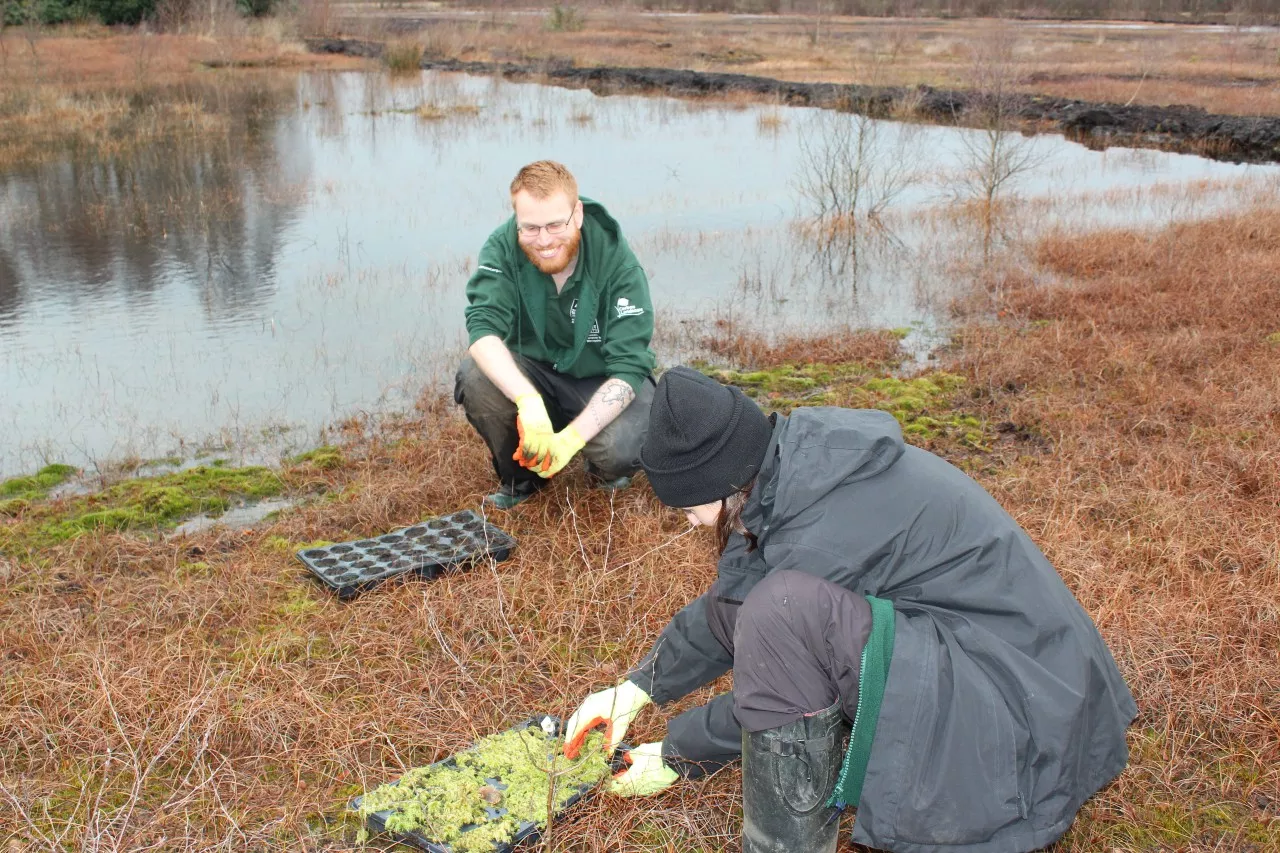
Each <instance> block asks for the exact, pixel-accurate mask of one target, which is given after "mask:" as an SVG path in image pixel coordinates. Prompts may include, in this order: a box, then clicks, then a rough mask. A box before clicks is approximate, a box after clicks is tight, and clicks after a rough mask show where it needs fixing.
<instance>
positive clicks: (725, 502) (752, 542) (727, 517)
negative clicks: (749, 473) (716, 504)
mask: <svg viewBox="0 0 1280 853" xmlns="http://www.w3.org/2000/svg"><path fill="white" fill-rule="evenodd" d="M755 485H756V481H755V478H754V477H752V478H751V482H749V483H747V484H746V485H745V486H743V487H742V488H741V489H739V490H738V491H736V492H734V493H733V494H731V495H729V497H727V498H721V499H720V517H719V518H717V519H716V548H717V549H718V550H719V553H721V554H723V553H724V549H725V548H726V547H728V545H729V537H730V536H732V535H733V534H734V533H741V534H742V535H743V536H744V537H745V538H746V540H747V553H750V552H752V551H754V550H755V549H756V546H757V545H758V544H759V543H758V542H757V541H756V535H755V534H754V533H752V532H751V531H750V530H748V529H747V528H746V527H744V526H743V524H742V510H743V509H744V508H745V507H746V505H747V498H749V497H751V490H752V489H754V488H755Z"/></svg>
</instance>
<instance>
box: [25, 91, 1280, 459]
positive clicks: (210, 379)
mask: <svg viewBox="0 0 1280 853" xmlns="http://www.w3.org/2000/svg"><path fill="white" fill-rule="evenodd" d="M276 92H277V96H275V97H272V98H265V97H263V98H258V99H257V100H256V101H255V102H254V109H253V111H252V113H251V115H252V119H251V120H247V121H244V122H243V126H238V128H237V130H236V131H235V132H234V133H224V134H214V135H210V136H208V137H193V138H189V139H185V140H184V141H178V142H175V143H173V144H166V145H163V146H153V147H147V148H143V149H141V150H137V151H125V152H119V153H115V154H112V155H110V156H107V155H102V156H97V157H94V158H84V157H81V158H76V157H68V158H64V159H62V160H58V161H55V162H51V163H48V164H46V165H42V166H38V167H31V168H28V169H23V170H18V171H14V172H11V173H8V174H0V476H11V475H14V474H17V473H21V472H24V471H28V470H31V469H33V468H35V467H37V466H38V465H39V464H41V463H42V462H43V461H45V460H58V461H66V462H71V463H72V464H77V465H92V464H95V463H96V464H102V463H104V462H107V461H111V460H116V459H121V458H125V457H129V456H134V457H141V458H156V457H163V456H169V455H172V454H177V455H179V456H191V455H194V454H197V453H198V452H201V451H202V450H203V451H207V450H210V449H225V448H237V449H238V450H237V452H249V453H252V452H253V449H254V448H255V447H258V448H272V449H274V450H277V451H281V450H283V451H288V450H291V449H297V448H302V447H305V446H310V445H312V444H314V443H315V442H316V441H317V440H319V439H318V435H319V431H320V430H321V428H322V427H324V426H325V425H326V424H331V423H333V422H335V421H338V420H340V419H342V418H344V417H348V416H350V415H353V414H359V413H371V414H377V413H386V412H394V411H397V410H403V409H404V408H406V407H407V406H408V405H410V404H411V402H412V400H413V399H414V398H415V397H416V396H417V394H418V393H419V392H420V391H421V389H422V388H423V387H424V386H425V385H429V384H432V383H439V382H442V381H448V378H449V377H450V376H451V370H452V367H453V365H454V363H455V362H456V360H457V358H458V356H459V353H460V352H461V348H462V346H463V345H464V344H465V333H464V328H463V322H462V309H463V306H464V297H463V284H464V282H465V280H466V278H467V276H468V274H469V272H470V270H471V268H472V265H473V263H474V257H475V253H476V251H477V250H478V249H479V247H480V244H481V243H482V242H483V240H484V238H485V237H486V236H487V235H488V233H489V232H490V231H491V230H492V229H493V228H494V227H495V226H496V225H498V224H499V223H500V222H501V221H502V220H503V219H504V218H505V217H506V216H507V215H508V214H509V203H508V200H507V197H506V186H507V184H508V183H509V181H510V179H511V177H512V176H513V175H514V173H515V171H516V170H517V169H518V168H519V167H520V166H521V165H522V164H524V163H526V162H528V161H531V160H535V159H539V158H543V157H550V158H554V159H558V160H561V161H563V162H564V163H566V164H567V165H568V166H569V167H570V168H571V169H572V170H573V171H574V172H575V174H576V175H577V177H578V180H579V183H580V186H581V189H582V192H583V194H584V195H587V196H590V197H592V198H595V199H597V200H599V201H601V202H603V203H604V204H605V205H606V206H607V207H608V208H609V209H610V211H611V212H612V213H613V214H614V216H615V217H616V218H617V219H618V220H619V222H620V223H621V224H622V227H623V229H624V231H625V233H626V234H627V236H628V238H629V240H630V242H631V244H632V246H633V248H634V249H635V251H636V253H637V255H638V256H639V257H640V259H641V261H642V262H643V263H644V265H645V268H646V269H647V271H648V272H649V276H650V281H651V286H652V290H653V298H654V303H655V306H656V309H657V322H658V326H659V329H658V338H657V339H656V340H655V349H656V350H657V352H658V355H659V361H660V362H661V363H665V364H670V363H672V362H673V361H674V360H675V359H678V358H680V357H682V356H684V355H687V354H689V353H690V352H691V351H692V349H693V348H695V347H696V343H697V341H698V339H699V336H700V335H703V334H706V333H708V329H714V328H715V327H714V326H712V325H709V323H710V322H711V321H721V328H723V327H724V324H725V323H726V322H728V323H731V324H732V325H733V326H735V327H737V328H745V329H756V330H761V331H764V332H766V333H771V334H776V333H780V332H785V331H788V330H791V331H794V330H797V329H805V330H812V329H826V328H845V327H850V326H878V327H910V328H912V329H913V330H914V332H913V338H912V340H913V341H915V342H917V343H919V344H920V345H922V346H924V345H927V344H928V342H929V341H930V340H933V339H934V336H936V335H937V334H938V333H939V331H940V330H941V329H942V328H943V327H944V325H945V318H946V305H947V303H948V300H949V299H950V298H951V297H952V296H954V295H955V294H957V293H958V292H959V289H960V288H963V287H965V286H967V285H968V284H969V283H971V282H972V280H973V277H974V270H975V268H976V267H975V265H977V264H979V263H980V262H981V259H982V258H984V257H986V256H987V254H989V253H987V252H984V246H983V239H982V229H981V228H980V227H978V224H977V222H978V217H975V216H974V215H973V213H972V209H971V207H970V206H966V205H967V204H970V203H969V202H967V201H966V200H967V199H969V198H971V197H972V196H973V194H974V193H975V192H976V191H977V190H976V188H977V187H978V185H979V184H980V183H981V180H980V173H981V171H982V170H981V169H975V164H976V163H977V162H979V161H980V160H981V157H982V154H983V151H984V150H987V149H989V143H990V139H989V138H988V137H985V136H984V135H983V134H982V133H981V132H980V131H971V130H956V129H953V128H945V129H944V128H933V127H920V126H912V125H903V124H897V123H892V122H868V121H866V120H859V119H857V118H856V117H851V116H845V115H839V114H835V113H829V112H828V113H823V112H820V111H816V110H810V109H798V108H785V107H777V106H768V105H763V106H759V105H753V106H745V107H743V106H738V107H733V106H725V105H715V104H708V103H691V102H684V101H679V100H675V99H671V98H666V97H652V98H646V97H637V96H615V97H608V98H602V97H597V96H596V95H593V94H591V93H590V92H587V91H580V90H566V89H557V88H551V87H546V86H540V85H537V84H531V83H510V82H503V81H498V80H492V79H489V78H480V77H469V76H465V75H457V74H436V73H424V74H423V75H421V77H416V78H413V79H411V80H410V81H408V82H396V83H391V82H388V80H387V78H386V77H385V76H384V75H381V74H372V73H370V74H364V73H324V74H308V75H302V76H299V77H296V78H290V79H289V81H288V83H287V86H286V87H285V90H284V94H283V96H280V95H279V84H278V83H277V84H276ZM854 142H857V143H860V144H859V145H857V146H855V147H856V148H857V150H858V151H860V152H861V155H860V157H859V158H857V161H856V162H852V161H850V160H849V159H848V157H847V152H848V151H849V150H850V146H851V144H852V143H854ZM998 144H999V145H1001V146H1004V149H1003V150H1005V151H1007V152H1010V154H1011V156H1013V157H1015V158H1017V159H1016V162H1017V163H1018V164H1019V168H1018V169H1017V171H1016V173H1015V174H1014V175H1012V176H1011V179H1010V181H1009V182H1008V183H1007V185H1006V186H1005V188H1004V189H1003V190H1002V192H1003V194H1004V197H1005V198H1009V199H1012V198H1013V197H1014V195H1015V194H1016V196H1017V198H1018V199H1019V201H1018V203H1017V205H1016V206H1014V207H1012V208H1010V209H1006V210H1005V211H1004V212H1003V214H1002V216H1001V217H1000V220H999V222H998V223H997V224H996V227H995V228H994V229H993V231H992V232H991V234H990V237H991V242H993V243H994V244H996V245H997V248H1000V247H1008V246H1016V245H1024V244H1025V241H1026V240H1027V238H1028V237H1032V236H1034V235H1035V234H1037V233H1041V232H1042V231H1044V230H1045V229H1049V228H1064V229H1070V230H1078V229H1088V228H1097V227H1102V226H1108V225H1114V224H1133V225H1153V226H1158V225H1162V224H1165V223H1168V222H1173V221H1179V220H1185V219H1190V218H1194V217H1198V216H1204V215H1208V214H1210V213H1212V212H1215V211H1218V210H1222V209H1226V208H1230V207H1239V206H1242V205H1247V204H1250V203H1252V202H1254V201H1256V200H1257V199H1259V198H1261V197H1264V196H1267V195H1272V196H1273V195H1274V194H1275V192H1276V190H1277V186H1278V181H1280V178H1278V175H1280V167H1276V166H1241V165H1233V164H1227V163H1220V162H1214V161H1210V160H1205V159H1201V158H1197V157H1190V156H1185V155H1174V154H1165V153H1160V152H1155V151H1133V150H1121V149H1114V150H1111V151H1107V152H1095V151H1089V150H1087V149H1085V148H1083V147H1081V146H1079V145H1076V144H1074V143H1070V142H1067V141H1065V140H1063V139H1061V138H1060V137H1053V136H1043V137H1036V138H1033V139H1024V138H1023V137H1020V136H1014V135H1011V136H1008V137H1004V138H1002V139H1001V140H1000V142H999V143H998ZM842 152H844V153H842ZM988 153H989V151H988ZM842 157H843V158H844V159H841V158H842ZM851 172H856V173H857V174H860V175H862V176H863V177H862V178H860V179H858V183H857V187H858V191H859V199H860V200H859V204H858V206H857V209H856V210H855V213H856V214H857V216H858V217H859V218H860V220H861V221H863V222H865V223H868V224H867V225H865V226H864V227H863V228H862V230H861V232H860V234H859V236H858V237H857V239H856V240H853V239H852V238H849V237H848V236H847V235H846V236H845V237H844V238H842V239H838V240H834V241H832V240H830V239H823V238H821V237H819V236H816V235H820V234H822V233H825V232H824V229H822V228H815V227H806V223H811V222H812V219H813V217H814V216H815V215H816V214H817V213H818V212H819V209H820V208H821V206H822V203H821V199H822V197H823V193H822V187H823V186H824V183H825V182H828V180H829V179H831V177H832V176H833V175H835V176H839V175H844V176H845V177H846V178H847V176H848V174H850V173H851ZM868 214H871V215H870V216H868ZM872 224H874V227H872ZM985 248H991V245H990V244H989V245H988V246H986V247H985ZM246 449H247V450H246Z"/></svg>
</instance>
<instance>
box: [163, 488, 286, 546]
mask: <svg viewBox="0 0 1280 853" xmlns="http://www.w3.org/2000/svg"><path fill="white" fill-rule="evenodd" d="M295 503H296V501H293V500H289V499H287V498H266V499H265V500H261V501H256V502H253V503H247V502H242V503H241V504H239V505H238V506H234V507H232V508H231V509H229V510H227V511H226V512H224V513H223V514H222V515H218V516H209V515H197V516H196V517H194V518H190V519H187V520H186V521H184V522H183V523H182V524H179V525H178V526H177V527H175V528H174V529H173V530H172V531H171V532H170V533H169V534H168V537H167V538H170V539H177V538H181V537H183V536H190V535H192V534H194V533H201V532H203V531H205V530H212V529H213V528H215V527H251V526H253V525H255V524H257V523H258V522H260V521H263V520H264V519H266V518H267V516H269V515H271V514H272V513H273V512H279V511H281V510H285V509H289V508H290V507H292V506H294V505H295Z"/></svg>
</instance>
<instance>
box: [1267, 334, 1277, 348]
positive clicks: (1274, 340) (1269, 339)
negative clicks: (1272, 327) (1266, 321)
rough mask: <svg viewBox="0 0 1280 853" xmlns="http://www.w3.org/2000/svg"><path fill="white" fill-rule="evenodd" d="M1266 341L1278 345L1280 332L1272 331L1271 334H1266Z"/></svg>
mask: <svg viewBox="0 0 1280 853" xmlns="http://www.w3.org/2000/svg"><path fill="white" fill-rule="evenodd" d="M1267 343H1269V344H1275V345H1276V346H1280V332H1272V333H1271V334H1269V335H1267Z"/></svg>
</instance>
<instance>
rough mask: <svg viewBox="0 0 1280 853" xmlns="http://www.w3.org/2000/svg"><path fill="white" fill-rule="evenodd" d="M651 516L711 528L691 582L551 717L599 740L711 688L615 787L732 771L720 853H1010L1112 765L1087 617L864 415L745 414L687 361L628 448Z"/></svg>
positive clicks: (1110, 708) (1033, 842)
mask: <svg viewBox="0 0 1280 853" xmlns="http://www.w3.org/2000/svg"><path fill="white" fill-rule="evenodd" d="M640 458H641V462H642V464H643V466H644V469H645V472H646V473H647V474H648V476H649V480H650V482H651V484H652V485H653V489H654V491H655V492H656V493H657V495H658V497H659V498H660V499H661V500H662V502H663V503H665V504H668V505H670V506H676V507H680V508H683V509H684V510H685V512H686V513H687V514H688V516H689V520H690V522H691V523H693V524H702V525H707V526H710V527H714V528H715V530H716V532H717V534H718V536H719V544H720V550H721V557H720V562H719V565H718V571H717V577H716V580H715V582H714V583H713V584H712V586H711V588H710V589H709V590H708V591H707V592H706V593H705V594H704V595H702V596H701V597H699V598H697V599H695V600H694V601H693V602H692V603H690V604H689V605H688V606H686V607H685V608H684V609H682V610H681V611H680V612H679V613H677V614H676V615H675V617H674V618H673V619H672V620H671V622H670V624H669V625H667V627H666V628H665V629H664V630H663V632H662V634H661V636H660V637H659V638H658V640H657V642H656V643H655V644H654V646H653V648H652V650H651V651H650V652H649V654H648V655H646V656H645V658H644V659H643V660H642V661H641V662H640V663H639V664H638V665H637V666H636V667H635V668H634V669H633V670H632V671H631V672H630V673H629V674H628V676H627V678H626V680H624V681H623V682H621V683H620V684H619V685H617V686H616V687H612V688H609V689H607V690H603V691H600V692H599V693H595V694H592V695H591V696H589V697H588V698H587V699H586V700H585V701H584V702H583V703H582V705H581V707H579V709H578V710H577V711H576V712H575V713H574V715H573V716H572V717H571V718H570V719H569V722H568V724H567V727H566V744H567V746H566V752H570V753H576V752H577V750H578V748H579V744H580V742H581V739H582V735H583V734H584V733H585V732H586V730H588V729H590V728H592V727H593V726H595V725H597V724H599V723H602V722H603V723H605V724H606V728H607V730H608V740H609V748H610V749H612V746H613V745H614V744H616V743H617V742H619V741H620V740H621V739H622V737H623V734H624V732H625V731H626V728H627V726H628V725H629V724H630V722H631V721H632V720H633V719H634V718H635V716H636V714H637V713H638V712H639V711H640V710H641V709H642V708H643V707H644V706H645V705H647V704H649V703H650V702H657V703H659V704H662V703H666V702H670V701H673V700H675V699H679V698H680V697H682V696H685V695H686V694H688V693H689V692H691V691H692V690H694V689H696V688H698V687H701V686H703V685H705V684H707V683H709V682H711V681H712V680H714V679H716V678H718V677H719V676H721V675H723V674H724V673H725V672H727V671H728V670H730V669H732V670H733V672H734V687H733V692H732V693H730V694H725V695H722V696H717V697H716V698H714V699H712V700H711V701H710V702H708V703H707V704H706V705H703V706H701V707H698V708H694V709H692V710H689V711H687V712H685V713H683V714H681V715H680V716H678V717H676V718H675V719H673V720H672V721H671V722H670V723H669V724H668V726H667V736H666V738H665V739H664V740H663V741H661V742H659V743H653V744H644V745H641V746H638V747H636V748H635V749H633V750H631V751H630V756H629V757H630V760H631V766H630V768H629V769H628V770H627V772H625V773H624V774H622V775H620V776H619V777H618V778H617V779H615V780H614V781H613V782H612V783H611V786H610V787H611V790H613V791H614V792H616V793H619V794H623V795H628V794H632V795H634V794H651V793H656V792H657V791H660V790H662V789H663V788H665V787H667V786H668V785H670V784H672V783H673V782H675V781H676V780H677V779H678V778H680V776H682V775H684V776H695V775H699V774H701V773H705V772H711V771H714V770H716V769H719V768H720V767H722V766H724V765H725V764H726V763H728V762H730V761H733V760H735V759H737V758H739V757H741V759H742V776H743V850H744V853H764V852H765V851H771V853H772V852H773V851H776V853H782V851H834V850H835V846H836V834H837V827H838V824H839V822H838V821H836V820H834V819H833V811H832V810H833V809H835V808H843V807H844V806H855V807H857V816H856V819H855V821H854V827H853V840H854V841H855V842H857V843H860V844H865V845H868V846H871V847H876V848H881V849H885V850H894V851H942V850H946V851H952V852H953V853H1021V851H1028V850H1034V849H1037V848H1039V847H1043V846H1045V845H1047V844H1050V843H1052V842H1053V841H1054V840H1055V839H1057V838H1058V837H1060V836H1061V835H1062V834H1063V833H1064V832H1065V831H1066V830H1067V827H1068V826H1070V824H1071V821H1072V820H1073V819H1074V817H1075V814H1076V812H1077V810H1078V809H1079V808H1080V806H1081V804H1082V803H1083V802H1084V801H1085V800H1086V799H1088V798H1089V797H1090V796H1091V795H1093V794H1094V793H1095V792H1096V791H1098V790H1099V789H1100V788H1101V787H1102V786H1103V785H1106V784H1107V783H1108V782H1109V781H1111V780H1112V779H1113V778H1114V777H1115V776H1116V775H1118V774H1119V773H1120V771H1121V770H1123V769H1124V766H1125V764H1126V762H1127V761H1128V749H1127V747H1126V744H1125V737H1124V732H1125V728H1126V727H1127V726H1128V724H1129V723H1130V722H1131V721H1132V720H1133V717H1134V715H1135V714H1136V711H1137V708H1136V705H1135V704H1134V701H1133V697H1132V695H1131V694H1130V692H1129V689H1128V687H1127V686H1126V685H1125V683H1124V680H1123V678H1122V677H1121V675H1120V673H1119V671H1118V670H1117V668H1116V665H1115V661H1114V660H1113V659H1112V656H1111V653H1110V652H1109V651H1108V649H1107V647H1106V645H1105V643H1104V642H1103V640H1102V638H1101V636H1100V635H1099V634H1098V631H1097V628H1096V627H1095V626H1094V624H1093V622H1092V620H1091V619H1090V618H1089V615H1088V614H1087V613H1085V611H1084V609H1083V608H1082V607H1081V606H1080V604H1079V603H1078V602H1077V601H1076V599H1075V597H1074V596H1073V595H1072V594H1071V592H1070V590H1068V589H1067V587H1066V585H1065V584H1063V582H1062V580H1061V578H1059V576H1058V574H1057V572H1055V571H1054V569H1053V567H1052V566H1051V565H1050V564H1049V562H1048V560H1046V559H1045V557H1044V555H1043V554H1042V553H1041V552H1040V550H1039V549H1038V548H1037V547H1036V545H1035V544H1034V543H1033V542H1032V541H1031V539H1030V538H1029V537H1028V536H1027V535H1026V533H1025V532H1024V531H1023V530H1022V529H1021V528H1020V527H1019V526H1018V524H1017V523H1016V522H1015V521H1014V520H1013V519H1012V518H1011V517H1010V516H1009V515H1008V514H1007V513H1006V512H1005V511H1004V510H1003V509H1002V508H1001V507H1000V505H999V504H998V503H996V501H995V500H994V499H993V498H992V497H991V496H990V495H988V494H987V493H986V491H984V490H983V489H982V487H981V486H979V485H978V484H977V483H976V482H974V481H973V480H972V479H970V478H969V477H968V476H966V475H965V474H964V473H963V472H961V471H960V470H958V469H957V468H955V467H953V466H952V465H950V464H949V463H947V462H946V461H944V460H942V459H941V458H939V457H937V456H935V455H933V454H931V453H929V452H927V451H924V450H920V449H919V448H916V447H912V446H909V445H907V444H905V443H904V442H903V440H902V433H901V430H900V429H899V427H898V424H897V421H895V420H894V418H893V417H892V416H891V415H889V414H886V413H884V412H879V411H871V410H851V409H837V408H802V409H797V410H795V411H794V412H793V413H792V414H791V415H790V416H782V415H774V416H771V417H768V418H766V417H765V415H764V414H763V413H762V412H761V411H760V409H759V408H758V407H757V406H756V404H755V403H754V402H753V401H751V400H750V399H749V398H747V397H746V396H745V395H744V394H743V393H742V392H741V391H739V390H738V389H737V388H733V387H725V386H722V385H720V384H719V383H717V382H715V381H714V380H711V379H709V378H707V377H706V376H704V375H702V374H701V373H698V372H697V371H694V370H690V369H689V368H684V367H677V368H674V369H672V370H670V371H668V372H667V373H666V374H665V375H664V376H663V377H662V379H661V381H660V382H659V383H658V388H657V393H656V395H655V399H654V402H653V406H652V410H651V412H650V422H649V433H648V438H647V439H646V442H645V445H644V447H643V449H642V450H641V454H640Z"/></svg>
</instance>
